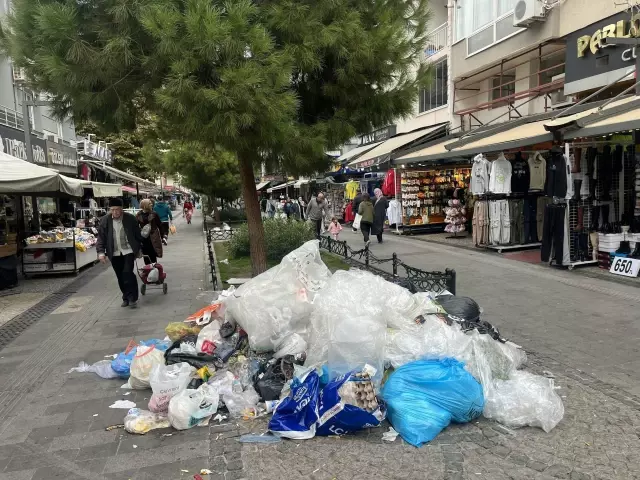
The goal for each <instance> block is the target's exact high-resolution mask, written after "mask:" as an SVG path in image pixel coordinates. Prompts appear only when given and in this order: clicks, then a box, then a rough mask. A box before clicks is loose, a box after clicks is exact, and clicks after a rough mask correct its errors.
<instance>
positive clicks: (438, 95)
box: [418, 59, 449, 113]
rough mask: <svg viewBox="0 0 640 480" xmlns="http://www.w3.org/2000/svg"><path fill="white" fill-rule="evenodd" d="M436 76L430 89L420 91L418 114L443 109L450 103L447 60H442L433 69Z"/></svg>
mask: <svg viewBox="0 0 640 480" xmlns="http://www.w3.org/2000/svg"><path fill="white" fill-rule="evenodd" d="M432 69H433V71H434V73H435V75H434V77H433V79H432V80H431V84H430V85H429V87H428V88H423V89H422V90H420V94H419V101H418V104H419V105H418V113H422V112H427V111H429V110H433V109H434V108H438V107H442V106H443V105H446V104H447V102H448V96H447V86H448V83H449V82H448V76H447V60H446V59H445V60H442V61H441V62H438V63H436V64H434V65H433V67H432Z"/></svg>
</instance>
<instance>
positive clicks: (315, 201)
mask: <svg viewBox="0 0 640 480" xmlns="http://www.w3.org/2000/svg"><path fill="white" fill-rule="evenodd" d="M328 211H329V204H328V203H327V201H326V200H325V198H324V194H323V193H319V194H318V195H317V196H316V198H312V199H311V200H309V204H308V205H307V212H306V215H307V219H308V220H309V221H310V222H312V223H313V224H314V225H315V228H316V237H317V238H320V232H321V231H322V221H323V220H324V217H325V216H326V215H327V212H328Z"/></svg>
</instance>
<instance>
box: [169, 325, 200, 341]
mask: <svg viewBox="0 0 640 480" xmlns="http://www.w3.org/2000/svg"><path fill="white" fill-rule="evenodd" d="M200 330H201V327H199V326H198V325H189V324H187V323H184V322H172V323H170V324H169V325H167V327H166V328H165V329H164V333H166V334H167V336H168V337H169V338H170V339H171V341H172V342H175V341H177V340H180V339H181V338H183V337H186V336H187V335H198V334H199V333H200Z"/></svg>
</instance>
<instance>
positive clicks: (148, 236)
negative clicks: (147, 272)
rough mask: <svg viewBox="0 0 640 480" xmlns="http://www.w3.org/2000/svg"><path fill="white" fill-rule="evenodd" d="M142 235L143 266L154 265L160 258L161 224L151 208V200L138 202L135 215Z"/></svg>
mask: <svg viewBox="0 0 640 480" xmlns="http://www.w3.org/2000/svg"><path fill="white" fill-rule="evenodd" d="M136 220H138V225H139V226H140V230H141V234H142V238H143V241H142V254H143V255H144V264H145V265H150V264H152V263H156V262H157V261H158V258H162V222H161V221H160V217H158V214H157V213H156V212H154V211H153V209H152V208H151V200H148V199H144V200H142V201H141V202H140V211H139V212H138V214H137V215H136Z"/></svg>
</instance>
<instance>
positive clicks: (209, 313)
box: [187, 290, 235, 326]
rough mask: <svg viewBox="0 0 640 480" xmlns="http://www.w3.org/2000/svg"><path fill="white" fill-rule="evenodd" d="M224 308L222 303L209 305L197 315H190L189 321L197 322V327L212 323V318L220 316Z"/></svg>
mask: <svg viewBox="0 0 640 480" xmlns="http://www.w3.org/2000/svg"><path fill="white" fill-rule="evenodd" d="M225 291H226V290H225ZM233 291H235V290H233ZM222 306H223V304H222V303H220V302H215V303H212V304H211V305H207V306H206V307H204V308H201V309H200V310H198V311H197V312H196V313H194V314H191V315H189V316H188V317H187V321H190V322H196V325H199V326H202V325H206V324H208V323H209V322H210V321H211V318H212V317H213V316H214V315H219V314H220V310H221V308H222Z"/></svg>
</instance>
